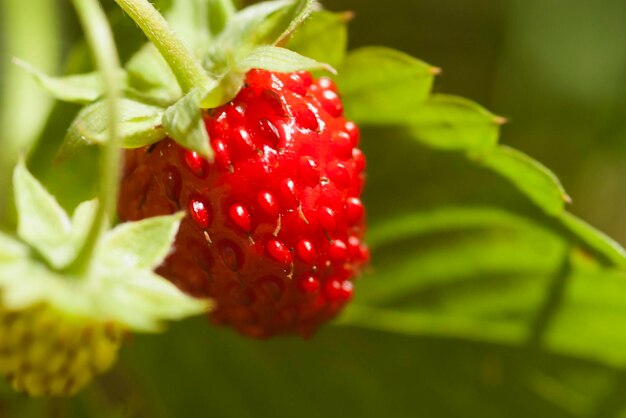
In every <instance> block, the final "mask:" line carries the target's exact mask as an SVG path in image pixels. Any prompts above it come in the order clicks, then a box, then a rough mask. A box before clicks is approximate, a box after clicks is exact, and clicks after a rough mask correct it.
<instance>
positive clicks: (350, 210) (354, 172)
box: [119, 70, 369, 338]
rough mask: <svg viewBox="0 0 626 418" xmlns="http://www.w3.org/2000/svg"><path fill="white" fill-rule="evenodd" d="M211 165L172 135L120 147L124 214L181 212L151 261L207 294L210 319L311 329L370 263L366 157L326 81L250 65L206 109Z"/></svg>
mask: <svg viewBox="0 0 626 418" xmlns="http://www.w3.org/2000/svg"><path fill="white" fill-rule="evenodd" d="M204 120H205V125H206V129H207V131H208V133H209V136H210V138H211V145H212V147H213V149H214V151H215V161H214V162H213V163H209V162H208V161H206V160H204V159H202V158H201V157H200V156H199V155H198V154H196V153H194V152H191V151H187V150H185V149H183V148H182V147H181V146H179V145H178V144H176V143H175V142H174V141H173V140H171V139H165V140H163V141H160V142H158V143H156V144H153V145H152V146H150V147H146V148H140V149H135V150H128V151H126V166H125V172H124V176H123V180H122V183H121V192H120V199H119V214H120V217H121V218H122V219H123V220H137V219H142V218H146V217H151V216H156V215H163V214H169V213H173V212H176V211H179V210H185V211H187V212H188V216H186V217H185V219H184V220H183V222H182V224H181V227H180V230H179V233H178V236H177V238H176V242H175V245H174V248H173V250H172V253H171V254H170V256H169V257H168V258H167V259H166V261H165V262H164V263H163V265H162V266H161V267H160V268H159V269H158V272H159V273H160V274H161V275H163V276H164V277H166V278H168V279H169V280H171V281H172V282H173V283H175V284H176V285H177V286H179V287H180V288H181V289H183V290H184V291H185V292H187V293H189V294H191V295H194V296H197V297H211V298H213V299H214V300H215V302H216V308H215V309H214V311H213V312H212V313H211V319H212V321H213V322H215V323H217V324H223V325H230V326H232V327H234V328H236V329H237V330H238V331H240V332H241V333H243V334H246V335H248V336H252V337H257V338H265V337H270V336H272V335H276V334H284V333H298V334H300V335H302V336H305V337H308V336H310V335H312V334H313V333H314V331H315V330H316V329H317V328H318V326H319V325H320V324H322V323H325V322H327V321H328V320H330V319H331V318H333V317H335V316H336V315H337V314H338V313H339V311H340V310H341V309H342V307H343V306H345V304H346V303H347V302H348V301H349V300H350V299H351V297H352V294H353V284H352V281H353V279H354V278H355V277H357V276H358V274H359V273H360V270H361V269H362V267H363V266H364V264H365V263H366V262H367V260H368V258H369V253H368V250H367V247H366V245H365V244H364V243H363V234H364V230H365V226H364V216H365V211H364V208H363V204H362V203H361V200H360V198H359V196H360V194H361V191H362V189H363V185H364V168H365V159H364V157H363V154H362V153H361V151H360V150H359V149H358V143H359V130H358V127H357V126H356V125H355V124H354V123H352V122H350V121H347V120H346V119H345V117H344V114H343V107H342V103H341V100H340V97H339V95H338V93H337V90H336V87H335V85H334V83H333V82H332V81H331V80H330V79H328V78H320V79H319V80H314V79H313V78H312V76H311V75H310V74H309V73H308V72H297V73H286V74H285V73H273V72H268V71H262V70H252V71H250V72H249V73H248V74H247V76H246V80H245V84H244V86H243V88H242V89H241V90H240V92H239V94H238V95H237V96H236V97H235V99H233V100H232V101H231V102H229V103H227V104H225V105H223V106H221V107H219V108H217V109H212V110H209V111H207V112H206V113H205V116H204Z"/></svg>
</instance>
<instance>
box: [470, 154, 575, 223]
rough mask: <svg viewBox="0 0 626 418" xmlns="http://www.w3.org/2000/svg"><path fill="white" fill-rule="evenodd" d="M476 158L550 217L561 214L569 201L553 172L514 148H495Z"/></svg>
mask: <svg viewBox="0 0 626 418" xmlns="http://www.w3.org/2000/svg"><path fill="white" fill-rule="evenodd" d="M476 159H477V160H478V161H479V162H480V163H481V164H484V165H485V166H487V167H489V168H491V169H492V170H494V171H496V172H497V173H499V174H500V175H502V176H504V177H506V178H507V179H508V180H509V181H511V183H513V184H514V185H515V186H516V187H519V188H520V190H522V191H523V192H524V193H525V194H526V195H528V196H529V197H530V198H531V199H532V200H533V201H534V202H535V203H536V204H537V205H538V206H539V207H541V208H542V209H543V210H545V211H546V212H547V213H549V214H551V215H558V214H560V213H561V212H562V211H563V208H564V207H565V202H569V201H570V198H569V196H568V195H567V193H566V192H565V189H563V186H562V185H561V182H560V181H559V179H558V178H557V177H556V176H555V175H554V173H552V172H551V171H550V170H549V169H548V168H546V167H545V166H543V165H542V164H540V163H539V162H537V161H536V160H534V159H532V158H530V157H529V156H527V155H526V154H523V153H521V152H519V151H517V150H514V149H513V148H509V147H505V146H500V147H496V148H494V149H493V150H492V151H491V152H488V153H486V154H484V155H479V156H476Z"/></svg>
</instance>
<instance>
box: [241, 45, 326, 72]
mask: <svg viewBox="0 0 626 418" xmlns="http://www.w3.org/2000/svg"><path fill="white" fill-rule="evenodd" d="M237 67H238V68H239V69H240V70H241V71H242V72H244V73H245V72H247V71H248V70H251V69H253V68H260V69H263V70H268V71H278V72H284V73H288V72H293V71H301V70H307V71H312V70H325V71H329V72H332V73H335V70H334V69H333V68H332V67H331V66H329V65H328V64H324V63H321V62H317V61H315V60H313V59H311V58H307V57H304V56H302V55H300V54H298V53H296V52H293V51H290V50H288V49H285V48H279V47H275V46H261V47H258V48H256V49H254V50H252V52H250V54H249V55H248V56H247V57H245V58H244V59H243V60H242V61H240V62H239V63H238V64H237Z"/></svg>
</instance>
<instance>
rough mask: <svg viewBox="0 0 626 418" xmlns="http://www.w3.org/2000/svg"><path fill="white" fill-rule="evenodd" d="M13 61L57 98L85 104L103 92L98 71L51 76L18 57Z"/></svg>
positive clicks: (96, 98) (97, 97) (94, 99)
mask: <svg viewBox="0 0 626 418" xmlns="http://www.w3.org/2000/svg"><path fill="white" fill-rule="evenodd" d="M13 62H14V63H15V64H16V65H17V66H18V67H20V68H22V69H23V70H24V71H26V72H28V73H29V74H30V75H32V76H33V77H34V78H35V79H36V80H37V81H38V82H39V84H40V85H41V86H42V87H43V88H44V89H45V90H46V91H47V92H48V93H50V94H51V95H52V96H53V97H54V98H56V99H58V100H62V101H64V102H71V103H80V104H87V103H91V102H94V101H96V100H98V99H99V98H100V97H101V96H102V95H103V94H104V87H103V86H102V80H101V77H100V74H98V73H95V72H94V73H88V74H80V75H70V76H65V77H51V76H49V75H47V74H45V73H44V72H42V71H40V70H38V69H37V68H35V67H33V66H32V65H30V64H29V63H27V62H25V61H22V60H20V59H17V58H15V59H14V60H13Z"/></svg>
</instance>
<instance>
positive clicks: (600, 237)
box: [560, 212, 626, 269]
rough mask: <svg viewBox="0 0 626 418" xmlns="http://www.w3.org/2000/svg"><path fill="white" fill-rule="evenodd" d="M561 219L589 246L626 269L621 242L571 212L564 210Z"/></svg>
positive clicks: (625, 252) (625, 255)
mask: <svg viewBox="0 0 626 418" xmlns="http://www.w3.org/2000/svg"><path fill="white" fill-rule="evenodd" d="M560 219H561V222H563V224H564V225H565V227H566V228H567V229H568V230H570V231H571V232H573V233H574V234H575V235H576V236H577V237H578V238H580V240H581V241H582V242H583V243H584V244H585V245H586V246H587V247H589V248H591V249H593V250H594V251H595V252H597V253H598V254H602V255H603V256H604V257H606V259H607V260H609V261H610V262H611V263H613V264H615V265H616V266H618V267H620V268H622V269H626V251H625V250H624V248H623V247H622V246H621V245H620V244H619V243H617V242H616V241H615V240H613V239H612V238H611V237H609V236H608V235H606V234H604V233H603V232H601V231H598V230H597V229H596V228H594V227H592V226H591V225H589V224H588V223H586V222H585V221H583V220H581V219H579V218H577V217H575V216H574V215H572V214H570V213H567V212H564V213H563V214H562V215H561V217H560Z"/></svg>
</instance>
